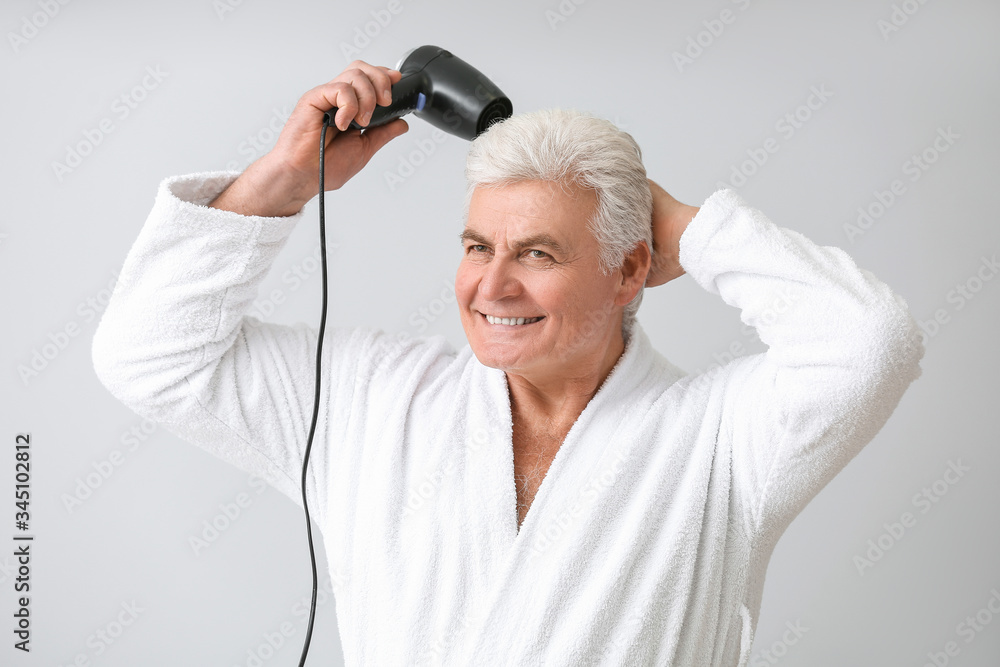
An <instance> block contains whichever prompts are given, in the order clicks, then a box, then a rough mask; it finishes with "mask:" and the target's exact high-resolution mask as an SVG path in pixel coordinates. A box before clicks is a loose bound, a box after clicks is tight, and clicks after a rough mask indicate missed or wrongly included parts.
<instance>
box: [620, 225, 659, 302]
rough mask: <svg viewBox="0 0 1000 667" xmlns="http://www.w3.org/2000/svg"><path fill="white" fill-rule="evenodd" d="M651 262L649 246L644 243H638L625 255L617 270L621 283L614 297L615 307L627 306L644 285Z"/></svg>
mask: <svg viewBox="0 0 1000 667" xmlns="http://www.w3.org/2000/svg"><path fill="white" fill-rule="evenodd" d="M652 260H653V256H652V253H650V250H649V246H648V245H646V242H645V241H639V242H638V243H637V244H636V245H635V247H634V248H632V251H631V252H629V253H628V254H627V255H625V260H624V261H623V262H622V265H621V268H620V269H619V271H620V272H621V282H620V283H619V285H618V294H617V296H616V297H615V305H616V306H627V305H628V304H629V303H630V302H631V301H632V299H634V298H635V295H636V294H638V293H639V290H640V289H641V288H642V286H643V285H645V284H646V276H647V275H648V274H649V268H650V265H651V263H652Z"/></svg>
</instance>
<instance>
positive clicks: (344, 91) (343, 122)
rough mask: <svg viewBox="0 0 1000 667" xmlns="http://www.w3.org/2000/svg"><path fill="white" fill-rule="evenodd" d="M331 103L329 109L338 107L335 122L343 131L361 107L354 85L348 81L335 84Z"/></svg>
mask: <svg viewBox="0 0 1000 667" xmlns="http://www.w3.org/2000/svg"><path fill="white" fill-rule="evenodd" d="M329 103H330V106H329V107H327V109H328V110H329V109H333V108H336V109H337V113H336V114H334V117H333V124H334V125H336V126H337V129H338V130H340V131H341V132H343V131H344V130H346V129H347V128H348V127H349V126H350V124H351V120H352V119H353V118H354V117H355V116H357V115H358V112H359V111H360V109H361V102H360V100H358V96H357V94H356V92H355V89H354V86H353V85H351V84H350V83H348V82H346V81H340V82H337V83H336V84H334V94H333V99H330V100H329Z"/></svg>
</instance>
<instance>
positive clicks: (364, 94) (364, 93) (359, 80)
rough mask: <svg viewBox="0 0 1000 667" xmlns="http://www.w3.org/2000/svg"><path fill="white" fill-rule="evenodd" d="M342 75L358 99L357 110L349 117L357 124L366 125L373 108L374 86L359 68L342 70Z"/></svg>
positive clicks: (374, 100)
mask: <svg viewBox="0 0 1000 667" xmlns="http://www.w3.org/2000/svg"><path fill="white" fill-rule="evenodd" d="M344 76H345V77H346V79H345V80H346V81H347V82H348V83H349V84H350V85H351V87H352V88H354V95H355V97H356V98H357V101H358V110H357V112H356V113H355V114H354V115H352V116H351V118H353V119H354V120H356V121H358V125H362V126H363V125H367V124H368V121H369V120H371V115H372V112H373V111H374V110H375V103H376V93H375V86H374V84H372V81H371V79H370V78H368V74H367V73H366V72H364V71H362V70H360V69H351V70H347V71H345V72H344Z"/></svg>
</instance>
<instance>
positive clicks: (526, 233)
mask: <svg viewBox="0 0 1000 667" xmlns="http://www.w3.org/2000/svg"><path fill="white" fill-rule="evenodd" d="M596 203H597V196H596V194H595V193H594V191H593V190H590V189H586V188H581V187H579V186H576V185H567V186H563V185H560V184H558V183H553V182H550V181H520V182H517V183H511V184H507V185H502V186H494V187H477V188H476V189H475V190H474V192H473V193H472V197H471V199H470V201H469V216H468V219H467V220H466V225H465V230H464V231H463V232H462V235H461V236H462V238H463V239H474V240H477V241H483V240H489V239H493V238H501V237H507V236H510V237H517V238H526V237H540V236H550V237H552V238H551V240H562V242H563V245H565V246H569V245H576V243H574V241H577V242H582V241H583V240H584V239H583V237H584V236H590V232H589V230H588V229H587V225H586V222H587V220H588V219H589V218H590V215H591V214H592V213H593V209H594V206H595V205H596Z"/></svg>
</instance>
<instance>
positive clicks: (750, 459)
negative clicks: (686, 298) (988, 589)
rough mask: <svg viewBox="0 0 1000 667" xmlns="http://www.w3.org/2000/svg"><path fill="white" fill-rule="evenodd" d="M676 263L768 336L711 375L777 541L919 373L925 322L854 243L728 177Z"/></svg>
mask: <svg viewBox="0 0 1000 667" xmlns="http://www.w3.org/2000/svg"><path fill="white" fill-rule="evenodd" d="M680 263H681V265H682V266H683V267H684V269H685V271H686V272H687V273H688V274H690V275H691V277H692V278H693V279H694V280H695V281H696V282H697V283H698V284H699V285H700V286H701V287H702V288H704V289H705V290H707V291H709V292H710V293H712V294H716V295H719V296H721V297H722V299H723V301H725V302H726V303H727V304H729V305H731V306H735V307H736V308H739V309H740V318H741V319H742V321H743V322H744V323H746V324H748V325H749V326H752V327H754V328H755V329H756V331H757V334H758V336H759V337H760V339H761V341H762V342H763V343H764V344H765V345H767V348H768V349H767V351H766V352H763V353H761V354H755V355H747V356H744V357H740V358H738V359H736V360H733V361H731V362H730V363H729V364H728V365H727V366H726V367H724V368H723V369H719V370H720V371H721V372H720V373H718V374H717V375H716V376H715V378H714V381H713V380H712V379H710V382H709V383H710V384H711V385H712V391H713V393H715V394H717V395H720V396H721V400H722V404H721V412H720V413H719V419H720V423H719V424H718V429H719V435H718V439H719V444H720V446H722V447H728V448H729V449H730V451H731V456H732V459H731V461H732V465H731V467H732V484H733V489H734V492H735V493H736V495H737V500H738V501H739V506H740V507H741V508H742V510H743V516H744V519H745V521H746V527H747V529H748V530H750V531H752V534H755V535H758V536H765V537H770V539H771V540H772V542H773V541H776V540H777V538H778V537H779V536H780V534H781V533H782V532H783V531H784V530H785V528H786V527H787V526H788V524H789V523H790V522H791V521H792V519H794V517H795V516H796V515H797V514H798V513H799V512H800V511H801V510H802V509H803V508H804V507H805V506H806V504H807V503H808V502H809V501H810V500H811V499H812V498H813V497H814V496H815V495H816V494H817V493H819V491H820V490H821V489H822V488H823V487H824V486H825V485H826V484H827V483H828V482H829V481H830V480H831V479H832V478H833V477H834V476H835V475H836V474H837V473H838V472H839V471H840V470H841V469H843V467H844V466H845V465H847V463H848V462H849V461H850V460H851V459H852V458H853V457H854V456H855V455H857V453H858V452H859V451H860V450H861V449H862V448H863V447H864V446H865V445H866V444H867V443H868V442H870V441H871V440H872V438H874V436H875V434H876V433H878V431H879V430H880V429H881V428H882V426H883V425H884V424H885V422H886V420H887V419H888V418H889V415H890V414H891V413H892V411H893V410H894V409H895V408H896V405H897V404H898V403H899V401H900V399H901V397H902V395H903V392H904V391H905V390H906V388H907V387H908V386H909V385H910V383H911V382H913V381H914V380H915V379H917V378H918V377H919V376H920V374H921V368H920V366H919V363H918V362H919V361H920V359H921V358H922V357H923V354H924V347H923V344H922V342H921V340H920V337H919V330H918V328H917V325H916V322H915V321H914V320H913V318H912V316H911V315H910V313H909V311H908V309H907V305H906V302H905V301H904V300H903V299H902V298H901V297H900V296H898V295H897V294H894V293H893V291H892V290H891V289H890V288H889V287H888V286H887V285H886V284H885V283H883V282H881V281H880V280H879V279H878V278H876V277H875V276H874V275H873V274H872V273H870V272H869V271H867V270H865V269H861V268H858V266H857V265H856V264H855V263H854V261H853V260H852V259H851V257H850V256H849V255H848V254H847V253H846V252H844V251H843V250H841V249H840V248H836V247H829V246H819V245H817V244H815V243H813V242H812V241H810V240H809V239H807V238H806V237H805V236H803V235H802V234H801V233H799V232H796V231H794V230H791V229H786V228H783V227H778V226H776V225H775V224H774V223H772V222H771V221H770V220H768V218H767V217H765V216H764V214H763V213H761V212H760V211H759V210H757V209H755V208H752V207H749V206H748V205H747V204H746V203H745V202H744V201H743V199H742V198H741V197H740V196H739V195H738V194H737V193H736V192H735V191H733V190H731V189H723V190H719V191H718V192H716V193H714V194H713V195H712V196H710V197H709V198H708V199H707V200H706V201H705V203H704V205H703V206H702V207H701V209H700V210H699V211H698V213H697V214H696V215H695V217H694V219H693V220H692V221H691V222H690V223H689V225H688V227H687V229H686V230H685V231H684V233H683V234H682V236H681V239H680Z"/></svg>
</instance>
